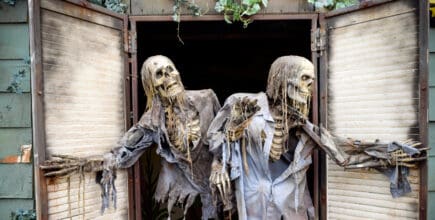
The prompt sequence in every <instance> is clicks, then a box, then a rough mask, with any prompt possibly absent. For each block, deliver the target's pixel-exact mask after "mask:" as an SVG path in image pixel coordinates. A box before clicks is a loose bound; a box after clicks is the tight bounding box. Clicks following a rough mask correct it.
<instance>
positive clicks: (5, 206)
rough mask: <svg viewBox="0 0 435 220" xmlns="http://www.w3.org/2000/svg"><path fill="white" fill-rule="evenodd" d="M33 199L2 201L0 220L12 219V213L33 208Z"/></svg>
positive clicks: (0, 202) (0, 203)
mask: <svg viewBox="0 0 435 220" xmlns="http://www.w3.org/2000/svg"><path fill="white" fill-rule="evenodd" d="M33 203H34V201H33V199H0V219H11V213H12V212H15V211H17V210H18V209H22V210H31V209H34V208H33Z"/></svg>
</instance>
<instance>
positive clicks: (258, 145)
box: [208, 93, 314, 220]
mask: <svg viewBox="0 0 435 220" xmlns="http://www.w3.org/2000/svg"><path fill="white" fill-rule="evenodd" d="M245 96H247V97H248V98H250V99H251V100H253V99H257V100H258V103H257V104H258V105H259V106H260V107H261V109H260V111H258V112H256V113H255V115H254V116H253V119H252V121H251V123H250V124H249V126H248V128H247V130H246V131H245V136H247V141H246V148H247V162H248V167H249V173H246V172H245V170H244V168H243V163H242V156H241V155H242V154H241V146H240V144H239V142H233V143H231V144H230V145H231V146H228V145H227V143H226V141H225V134H224V133H223V126H224V125H225V122H226V121H227V119H228V118H229V117H230V113H231V108H232V106H233V104H234V103H235V102H236V101H237V99H238V98H243V97H245ZM262 133H263V134H265V135H266V136H265V138H264V139H262V138H261V137H262V136H264V135H262ZM273 133H274V120H273V118H272V115H271V113H270V112H269V106H268V101H267V97H266V95H265V94H264V93H258V94H247V93H238V94H234V95H232V96H230V97H229V98H228V99H227V100H226V102H225V104H224V106H223V107H222V109H221V110H220V111H219V112H218V114H217V115H216V117H215V119H214V120H213V122H212V124H211V125H210V128H209V131H208V138H209V143H210V151H211V152H213V153H214V154H219V155H222V160H223V161H225V163H224V168H223V169H225V166H230V179H231V180H232V181H234V182H235V190H236V192H235V196H236V200H237V210H238V214H239V219H240V220H245V219H249V220H255V219H281V216H282V217H283V218H284V219H312V218H314V208H313V205H312V201H311V197H310V193H309V191H308V188H307V179H306V172H307V170H308V168H309V165H310V164H311V162H312V161H311V151H312V149H313V147H314V144H313V143H312V142H311V139H310V138H309V137H308V136H307V135H305V133H302V132H301V133H300V134H297V135H298V137H299V142H298V144H297V146H296V149H295V151H294V158H293V161H292V162H291V163H290V164H289V165H285V166H287V167H283V169H281V170H283V172H282V173H280V174H278V175H276V176H277V177H276V178H273V176H275V174H273V173H272V172H271V169H270V167H269V166H270V164H269V152H270V147H271V144H272V138H273ZM275 163H278V164H276V165H277V166H282V165H283V164H281V165H280V164H279V163H280V161H278V162H275Z"/></svg>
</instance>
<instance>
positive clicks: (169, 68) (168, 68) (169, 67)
mask: <svg viewBox="0 0 435 220" xmlns="http://www.w3.org/2000/svg"><path fill="white" fill-rule="evenodd" d="M166 70H167V71H168V73H171V72H172V71H174V68H172V66H168V67H166Z"/></svg>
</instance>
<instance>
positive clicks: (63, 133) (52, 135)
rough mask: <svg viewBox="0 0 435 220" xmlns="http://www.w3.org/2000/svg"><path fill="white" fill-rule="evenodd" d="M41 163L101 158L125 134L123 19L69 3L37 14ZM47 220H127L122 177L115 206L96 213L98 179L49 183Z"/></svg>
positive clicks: (52, 0) (51, 0)
mask: <svg viewBox="0 0 435 220" xmlns="http://www.w3.org/2000/svg"><path fill="white" fill-rule="evenodd" d="M40 19H41V20H40V23H41V44H42V72H43V81H44V85H43V87H44V89H43V102H44V119H45V134H46V135H45V142H46V147H45V149H46V156H47V159H49V158H50V156H51V155H52V154H67V155H74V156H91V155H103V154H104V153H107V152H109V151H110V149H111V148H112V147H114V146H115V145H116V143H117V141H118V140H119V138H120V137H121V136H122V135H123V133H124V131H125V121H126V118H125V111H126V109H125V94H124V91H125V90H124V89H125V76H124V73H125V69H124V67H125V66H124V65H125V63H124V61H125V60H124V52H123V48H124V45H123V42H124V41H123V32H122V31H123V30H122V27H123V19H122V18H118V17H113V16H110V15H107V14H103V13H99V12H97V11H94V10H90V9H89V8H84V7H81V6H78V5H75V4H72V3H70V2H68V1H57V0H43V1H41V9H40ZM46 184H47V191H48V218H49V219H63V218H70V217H73V218H79V219H98V218H105V219H108V218H110V219H127V217H128V216H127V211H128V191H127V172H126V171H124V170H122V171H119V172H118V176H117V180H116V187H117V204H118V207H117V209H116V210H115V209H114V208H113V207H111V208H110V209H109V210H106V212H105V214H104V215H101V214H100V207H101V204H102V202H101V197H100V194H101V189H100V187H99V185H97V184H96V183H95V173H93V174H85V175H84V177H80V175H73V176H71V178H70V179H69V180H67V179H48V180H47V182H46Z"/></svg>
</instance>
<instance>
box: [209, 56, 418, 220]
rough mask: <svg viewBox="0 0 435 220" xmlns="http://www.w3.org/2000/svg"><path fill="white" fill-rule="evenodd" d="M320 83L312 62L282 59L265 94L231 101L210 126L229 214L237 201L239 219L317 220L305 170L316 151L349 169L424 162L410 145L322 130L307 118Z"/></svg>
mask: <svg viewBox="0 0 435 220" xmlns="http://www.w3.org/2000/svg"><path fill="white" fill-rule="evenodd" d="M313 82H314V67H313V65H312V63H311V62H310V61H308V60H307V59H305V58H303V57H298V56H284V57H280V58H278V59H277V60H276V61H275V62H274V63H273V64H272V66H271V68H270V72H269V77H268V84H267V91H266V94H265V93H258V94H248V93H238V94H234V95H232V96H230V97H229V98H228V99H227V100H226V102H225V104H224V106H223V107H222V109H221V110H220V111H219V112H218V114H217V115H216V117H215V119H214V120H213V122H212V124H211V125H210V128H209V131H208V136H209V142H210V151H212V152H213V153H214V159H213V164H212V173H211V176H210V183H211V186H212V188H213V191H214V194H215V195H216V194H217V195H218V197H220V198H221V199H222V202H223V204H224V209H225V210H231V209H232V208H234V207H233V198H234V197H235V200H236V205H237V211H238V216H239V219H281V217H283V218H284V219H313V218H314V208H313V205H312V201H311V197H310V193H309V191H308V188H307V179H306V172H307V170H308V168H309V165H310V164H311V162H312V161H311V152H312V150H313V148H314V147H316V146H319V147H320V148H321V149H322V150H324V151H325V152H326V153H327V154H328V155H329V157H330V158H331V159H333V160H334V161H335V162H336V163H337V164H338V165H340V166H343V167H346V168H362V167H378V168H380V169H386V168H388V166H396V165H397V166H400V167H407V166H414V165H415V164H414V162H416V161H418V160H421V159H424V158H419V157H418V155H420V150H418V149H416V148H414V146H416V145H415V144H414V143H411V142H409V143H403V144H400V143H396V142H392V143H386V144H382V143H379V142H375V143H362V142H359V141H340V140H338V139H334V138H333V137H332V136H331V135H329V133H328V132H327V130H326V129H323V128H320V129H318V128H317V127H315V126H314V125H313V124H311V123H310V122H309V121H308V119H307V117H308V113H309V107H310V99H311V87H312V83H313ZM319 130H320V136H319V135H318V134H317V132H319ZM342 144H344V145H347V147H348V148H350V149H351V150H352V154H350V153H349V154H348V153H345V151H344V150H343V149H342V148H341V147H342V146H338V145H342ZM413 144H414V146H412V145H413ZM232 183H234V185H233V184H232ZM232 186H234V189H235V192H234V194H233V193H232V192H233V189H232ZM402 192H406V190H404V191H402ZM392 193H393V189H392ZM393 195H394V194H393Z"/></svg>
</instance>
